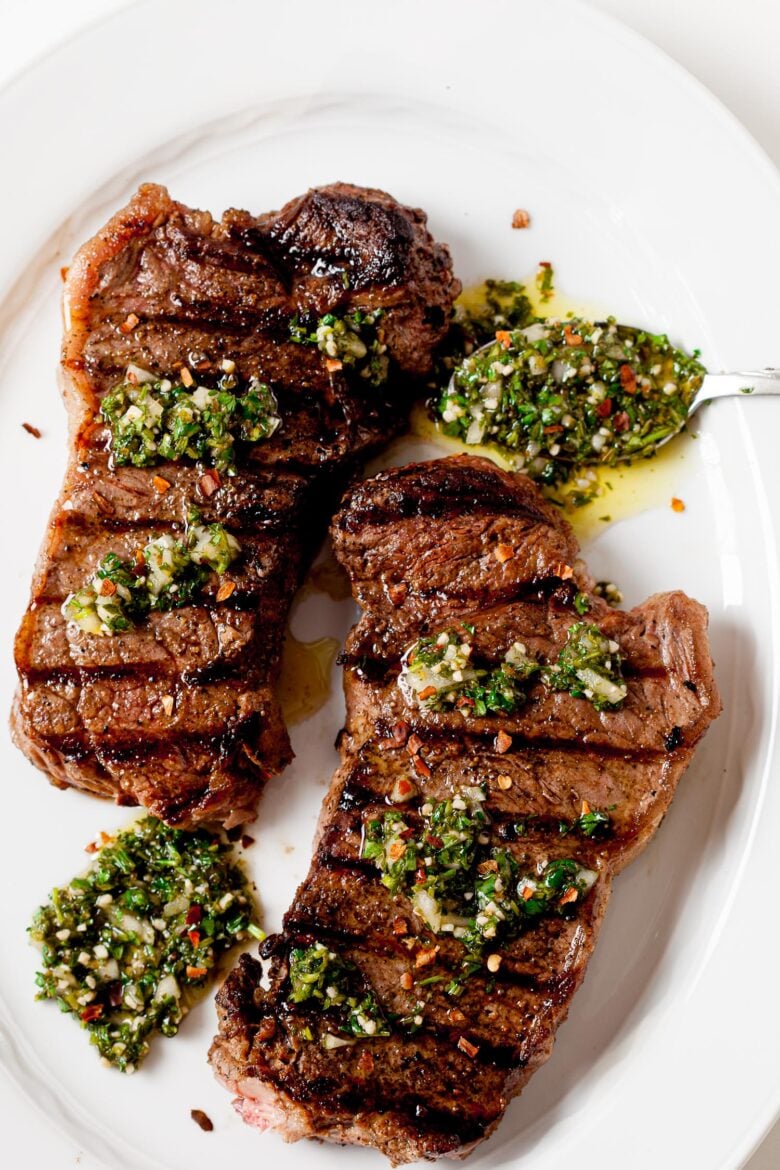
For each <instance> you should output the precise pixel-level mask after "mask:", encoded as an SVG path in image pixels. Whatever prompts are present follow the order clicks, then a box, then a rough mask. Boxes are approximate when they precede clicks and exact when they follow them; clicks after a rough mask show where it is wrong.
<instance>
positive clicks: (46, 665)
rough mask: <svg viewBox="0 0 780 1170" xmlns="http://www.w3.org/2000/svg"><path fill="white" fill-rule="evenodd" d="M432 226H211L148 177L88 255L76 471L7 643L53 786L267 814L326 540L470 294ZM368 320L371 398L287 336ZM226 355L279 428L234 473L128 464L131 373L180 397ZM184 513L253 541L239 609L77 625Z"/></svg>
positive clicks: (325, 194) (33, 744)
mask: <svg viewBox="0 0 780 1170" xmlns="http://www.w3.org/2000/svg"><path fill="white" fill-rule="evenodd" d="M425 222H426V221H425V215H424V214H423V213H422V212H420V211H416V210H412V209H410V208H407V207H402V206H400V205H399V204H398V203H396V202H395V200H394V199H392V198H391V197H390V196H389V195H386V194H385V193H383V192H381V191H375V190H368V189H362V188H358V187H352V186H349V185H347V184H342V183H337V184H334V185H332V186H329V187H323V188H321V189H319V190H314V191H310V192H309V193H308V194H306V195H304V196H302V197H301V198H299V199H295V200H293V201H292V202H291V203H288V204H287V205H286V206H285V207H284V208H283V209H282V210H281V211H280V212H274V213H269V214H267V215H262V216H260V217H253V216H252V215H250V214H248V213H247V212H244V211H228V212H226V213H225V215H224V216H223V218H222V220H221V221H219V222H217V221H216V220H214V219H212V217H211V215H209V214H208V213H207V212H202V211H192V210H190V209H189V208H187V207H184V206H183V205H182V204H180V203H176V202H174V201H173V200H172V199H171V198H170V196H169V195H168V193H167V191H166V190H165V189H164V188H162V187H158V186H153V185H147V186H144V187H141V189H140V190H139V192H138V193H137V195H135V196H134V198H133V199H132V200H131V201H130V203H129V204H128V206H127V207H126V208H124V209H123V210H122V211H120V212H118V213H117V214H116V215H115V216H114V218H113V219H112V220H110V222H109V223H108V224H107V225H106V226H105V227H104V228H103V229H102V230H101V231H100V232H98V234H97V235H96V236H95V238H94V239H92V240H91V241H89V243H87V244H85V245H84V247H83V248H82V249H81V251H80V252H79V253H78V255H77V257H76V259H75V261H74V263H73V266H72V268H71V269H70V272H69V275H68V277H67V281H66V286H65V322H66V333H65V339H64V346H63V358H62V368H63V373H64V397H65V402H66V405H67V408H68V411H69V415H70V431H71V441H70V458H69V463H68V469H67V472H66V476H65V483H64V487H63V490H62V493H61V495H60V497H59V499H58V501H57V503H56V505H55V508H54V512H53V515H52V518H51V522H50V526H49V529H48V532H47V535H46V539H45V542H44V546H43V549H42V552H41V556H40V560H39V563H38V567H37V570H36V573H35V578H34V581H33V585H32V596H31V602H30V606H29V609H28V611H27V613H26V615H25V617H24V620H23V622H22V625H21V629H20V630H19V634H18V636H17V640H16V664H17V669H18V672H19V678H20V687H19V691H18V695H17V699H16V703H15V707H14V713H13V718H12V726H13V735H14V739H15V741H16V743H17V744H18V746H19V747H20V748H21V749H22V751H23V752H24V753H25V754H26V755H27V756H28V757H29V758H30V759H31V760H32V761H33V762H34V763H35V764H37V766H38V767H39V768H41V769H42V770H43V771H44V772H46V773H48V775H49V778H50V779H51V780H52V782H53V783H54V784H56V785H58V786H59V787H66V786H68V785H71V786H74V787H77V788H82V789H85V790H87V791H89V792H92V793H95V794H97V795H100V796H108V797H113V798H115V799H116V800H117V801H118V802H119V803H122V804H136V803H139V804H143V805H145V806H146V807H147V808H148V809H150V810H151V811H152V812H154V813H155V814H157V815H158V816H160V817H162V818H163V819H164V820H166V821H168V822H170V823H172V824H177V825H185V826H186V825H193V824H195V823H197V822H198V821H201V820H221V821H223V822H225V823H226V824H235V823H238V822H241V821H244V820H246V819H248V818H251V817H252V816H253V815H254V810H255V805H256V802H257V798H258V795H259V793H260V790H261V788H262V785H263V782H264V781H265V780H266V779H267V777H268V776H270V775H272V774H274V773H276V772H278V771H279V770H280V769H281V768H283V767H284V765H285V764H286V763H287V762H288V761H289V760H290V758H291V754H292V753H291V748H290V743H289V740H288V737H287V732H286V730H285V727H284V725H283V722H282V718H281V715H280V711H279V707H278V703H277V700H276V696H275V683H276V679H277V674H278V668H279V656H280V649H281V645H282V638H283V634H284V625H285V616H286V613H287V608H288V605H289V602H290V599H291V597H292V595H293V593H294V591H295V589H296V587H297V586H298V584H299V582H300V578H301V574H302V571H303V569H304V567H305V565H306V560H307V557H308V554H309V551H310V549H311V547H312V542H313V541H314V540H315V538H316V537H317V535H318V533H320V532H321V528H322V526H323V525H324V523H326V517H327V514H328V508H329V502H332V501H335V500H337V499H338V495H337V494H334V493H338V492H339V491H340V490H343V487H344V484H345V482H346V481H347V478H348V476H349V475H350V474H351V473H352V472H353V471H354V469H355V467H356V465H357V464H358V462H359V460H360V459H361V458H362V457H364V456H365V455H366V453H368V452H369V451H371V450H372V449H374V448H375V447H377V446H378V445H379V444H381V443H382V442H384V441H385V440H386V439H387V437H388V436H389V435H391V434H392V433H393V432H394V431H395V430H397V429H398V427H399V425H400V423H401V420H402V418H403V414H404V408H405V405H406V403H407V401H408V396H409V390H410V388H411V386H412V384H413V382H414V380H415V379H417V378H420V377H423V376H425V375H426V374H427V373H428V372H429V369H430V364H431V353H432V350H433V349H434V347H435V346H436V345H437V343H438V342H439V341H440V340H441V338H442V336H443V334H444V333H445V332H446V329H447V323H448V320H449V316H450V310H451V307H452V302H453V299H454V297H455V296H456V295H457V293H458V291H459V287H460V286H459V284H458V282H457V281H455V280H454V279H453V276H452V270H451V264H450V258H449V254H448V252H447V250H446V248H444V247H442V246H440V245H438V244H436V243H435V242H434V241H433V239H432V238H431V236H430V234H429V233H428V231H427V230H426V227H425ZM378 309H381V310H382V317H381V326H379V330H380V333H381V341H382V342H383V343H384V345H386V347H387V348H386V354H387V357H388V358H389V369H390V375H389V381H387V382H384V383H383V384H382V385H381V386H377V385H374V384H372V382H371V381H369V380H367V379H366V378H365V377H361V376H360V375H359V373H358V372H356V371H355V369H354V368H351V367H348V366H347V365H343V366H341V364H340V363H339V362H338V361H336V362H334V361H333V360H328V358H327V355H326V354H325V353H323V352H321V351H320V348H318V346H317V344H299V343H297V342H296V341H295V340H294V339H293V338H292V336H291V322H292V323H293V325H294V324H295V323H296V319H297V322H298V323H300V324H301V325H302V327H303V326H306V327H308V328H311V327H313V326H316V324H317V321H318V319H319V317H321V316H322V315H324V314H326V313H331V312H332V313H334V314H336V315H337V316H339V315H342V316H343V314H345V313H347V312H350V313H352V312H354V311H355V310H363V311H374V310H378ZM223 363H227V365H224V364H223ZM232 363H235V368H236V372H237V374H238V376H239V377H240V379H241V381H242V382H244V381H246V380H249V379H252V378H257V379H259V380H260V381H262V382H265V383H268V384H270V386H271V387H272V390H273V392H274V394H275V397H276V402H277V404H278V411H277V413H278V415H279V416H280V418H281V423H280V425H279V426H278V429H277V430H276V431H275V433H274V434H273V436H272V437H271V438H268V439H266V440H265V441H261V442H257V443H255V444H253V445H247V446H246V447H245V448H244V450H243V451H242V452H240V454H239V458H238V463H237V469H236V470H237V474H235V475H234V476H232V477H228V476H226V475H223V476H221V477H220V476H214V475H213V473H211V472H210V471H209V470H208V469H207V466H203V465H198V464H196V463H195V462H194V461H193V460H192V459H190V460H183V461H181V462H175V463H174V462H168V463H160V464H158V465H156V466H154V467H149V466H132V465H128V466H114V460H112V456H111V451H110V444H109V432H108V430H107V429H106V426H105V425H104V423H103V420H102V418H101V416H100V413H99V407H100V403H101V400H102V399H103V397H104V395H105V394H106V392H107V391H109V390H111V389H112V388H113V387H114V386H116V385H117V384H118V383H120V382H121V381H122V380H123V378H124V377H125V371H126V369H127V367H128V366H129V365H131V366H136V367H139V368H140V369H141V370H142V371H148V372H149V373H150V374H153V375H154V376H155V377H156V378H158V379H160V378H170V379H173V381H174V382H176V381H179V380H180V379H181V378H182V375H181V370H182V368H183V367H186V368H187V370H189V371H191V372H192V374H193V376H194V379H196V380H197V381H198V382H203V383H205V385H206V386H214V385H215V384H216V380H217V379H218V378H219V376H220V374H221V371H222V370H223V369H225V368H228V369H229V368H232ZM186 384H189V378H187V379H186ZM204 476H205V477H204ZM166 484H167V485H168V486H167V487H166V486H165V485H166ZM193 505H197V506H198V508H199V509H200V512H201V514H202V518H203V522H204V523H210V522H215V521H219V522H220V523H222V524H223V525H224V526H225V527H226V529H227V530H228V531H229V532H230V533H232V534H234V535H235V536H237V537H238V539H239V541H240V544H241V548H242V553H243V555H242V558H241V561H240V562H238V571H237V572H231V577H232V578H233V580H234V581H235V584H236V588H235V590H234V592H233V593H232V595H231V596H230V597H229V598H228V599H226V600H222V601H220V603H219V604H218V603H217V601H216V599H215V591H216V583H215V582H214V583H213V584H212V586H210V587H209V588H208V589H207V591H206V593H205V595H204V596H203V597H200V598H198V599H196V600H197V601H198V604H190V605H187V606H186V607H183V608H178V609H173V610H171V611H170V612H155V613H152V614H151V615H150V616H149V618H148V620H146V621H145V622H143V623H141V624H138V625H136V626H135V628H133V629H130V630H128V631H126V632H123V633H120V634H117V635H115V636H111V637H103V636H99V635H96V634H92V633H87V632H84V630H82V629H79V628H77V626H75V625H73V624H72V623H68V622H66V620H65V618H64V617H63V615H62V613H61V605H62V603H63V601H64V600H65V598H66V597H67V596H68V595H69V594H70V593H71V592H74V591H77V590H79V589H80V588H81V587H82V586H83V585H84V584H85V583H86V582H87V581H88V579H89V578H90V577H91V576H92V574H93V573H94V572H95V569H96V566H97V564H98V563H99V562H100V560H101V559H102V558H103V557H104V556H105V555H106V554H107V553H108V552H114V553H117V554H119V555H120V556H121V557H123V558H129V559H131V560H132V558H133V555H134V551H136V550H138V548H139V546H143V545H144V544H145V543H146V542H147V541H148V540H150V539H152V538H155V537H157V536H159V535H160V534H161V533H167V532H170V533H174V534H177V533H181V531H182V530H183V527H184V524H185V521H186V517H187V514H188V509H190V508H191V507H192V506H193Z"/></svg>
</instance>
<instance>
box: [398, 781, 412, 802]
mask: <svg viewBox="0 0 780 1170" xmlns="http://www.w3.org/2000/svg"><path fill="white" fill-rule="evenodd" d="M413 793H414V785H413V784H412V782H411V780H407V778H406V777H405V776H402V777H401V778H400V779H399V780H396V782H395V784H394V785H393V796H394V797H395V799H396V800H397V801H398V800H401V801H403V800H408V799H409V797H410V796H412V794H413Z"/></svg>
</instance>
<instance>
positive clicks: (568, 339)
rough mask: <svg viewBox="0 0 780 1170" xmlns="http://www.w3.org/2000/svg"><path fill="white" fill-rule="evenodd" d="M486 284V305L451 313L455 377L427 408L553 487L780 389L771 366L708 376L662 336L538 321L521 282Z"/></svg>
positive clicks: (452, 432) (582, 322)
mask: <svg viewBox="0 0 780 1170" xmlns="http://www.w3.org/2000/svg"><path fill="white" fill-rule="evenodd" d="M484 287H485V289H486V294H487V295H486V298H485V300H486V304H485V307H484V309H483V311H481V312H479V313H478V314H476V315H475V314H468V313H466V314H465V315H464V317H463V319H462V320H460V321H458V319H457V318H456V326H457V328H459V329H460V331H461V334H462V336H461V338H460V339H456V344H457V341H458V340H459V341H460V345H459V350H460V352H459V353H456V354H453V356H452V358H450V360H449V361H448V362H445V363H443V366H444V368H447V367H449V370H448V372H451V377H450V380H449V383H448V385H447V386H446V388H445V389H444V390H443V391H441V392H440V393H439V395H438V397H437V398H436V399H434V401H433V403H432V407H433V413H434V416H435V418H436V422H437V425H438V426H439V428H440V429H441V431H442V432H443V433H444V434H446V435H449V436H451V437H452V438H456V439H459V440H460V441H461V442H463V443H466V444H468V445H470V446H473V445H479V446H491V447H494V448H496V449H498V450H499V451H500V452H501V453H502V454H503V455H504V456H505V457H509V458H510V460H511V462H512V463H513V465H514V466H515V467H516V468H517V469H518V470H523V471H525V472H527V474H529V475H530V476H531V477H532V478H533V479H536V480H539V481H541V482H542V483H545V484H548V485H550V486H555V485H558V484H562V483H564V482H566V481H567V480H569V479H570V478H572V475H573V473H574V472H575V471H576V470H577V469H579V468H584V467H588V466H594V465H595V466H607V467H611V466H614V465H615V464H617V463H621V462H630V461H631V460H634V459H637V458H644V457H647V456H650V455H653V454H654V453H655V452H656V451H657V450H658V448H659V447H661V446H663V444H664V443H666V442H668V441H669V439H671V438H673V437H674V436H675V435H676V434H678V433H679V432H680V431H681V430H682V429H683V427H684V426H685V423H686V422H687V420H688V419H689V418H690V416H691V414H692V413H693V412H694V411H695V410H697V409H698V407H699V406H701V405H702V404H703V403H704V402H708V401H710V400H711V399H713V398H719V397H727V396H731V395H735V394H740V393H746V394H747V393H753V392H755V393H757V394H778V393H780V374H778V371H776V370H763V371H754V372H750V373H738V374H714V375H713V374H708V373H707V371H706V369H705V367H704V366H703V365H702V363H701V361H700V360H699V351H698V350H694V351H693V353H692V354H688V353H686V352H685V351H684V350H682V349H680V348H678V347H677V346H674V345H672V344H671V342H670V341H669V339H668V337H667V336H666V335H665V334H663V333H651V332H650V331H648V330H644V329H639V328H636V327H633V326H630V325H622V324H618V322H617V321H616V320H615V319H614V318H612V317H610V318H607V320H606V321H596V322H594V321H589V320H586V319H585V318H583V317H579V316H568V317H566V318H564V319H559V318H554V317H550V318H545V317H534V315H533V311H532V309H531V305H530V303H529V301H528V300H527V298H526V297H525V296H524V294H523V289H522V286H521V285H514V284H511V283H509V282H498V281H488V282H487V283H486V285H485V286H484ZM491 320H492V322H493V329H492V331H490V332H488V328H487V326H488V324H489V322H490V321H491ZM491 334H492V336H491ZM488 337H490V340H488ZM440 384H441V383H440Z"/></svg>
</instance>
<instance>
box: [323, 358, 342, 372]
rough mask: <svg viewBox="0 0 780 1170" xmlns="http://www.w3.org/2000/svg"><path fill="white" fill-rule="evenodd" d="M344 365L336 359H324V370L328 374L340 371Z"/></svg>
mask: <svg viewBox="0 0 780 1170" xmlns="http://www.w3.org/2000/svg"><path fill="white" fill-rule="evenodd" d="M343 365H344V363H343V362H340V361H339V360H338V358H325V369H326V370H327V371H328V373H329V374H335V373H336V372H337V370H340V369H342V367H343Z"/></svg>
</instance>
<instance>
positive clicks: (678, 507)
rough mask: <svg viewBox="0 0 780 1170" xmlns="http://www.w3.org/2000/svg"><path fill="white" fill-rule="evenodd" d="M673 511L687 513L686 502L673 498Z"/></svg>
mask: <svg viewBox="0 0 780 1170" xmlns="http://www.w3.org/2000/svg"><path fill="white" fill-rule="evenodd" d="M672 511H673V512H684V511H685V504H684V502H683V501H682V500H679V499H678V498H677V496H672Z"/></svg>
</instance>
